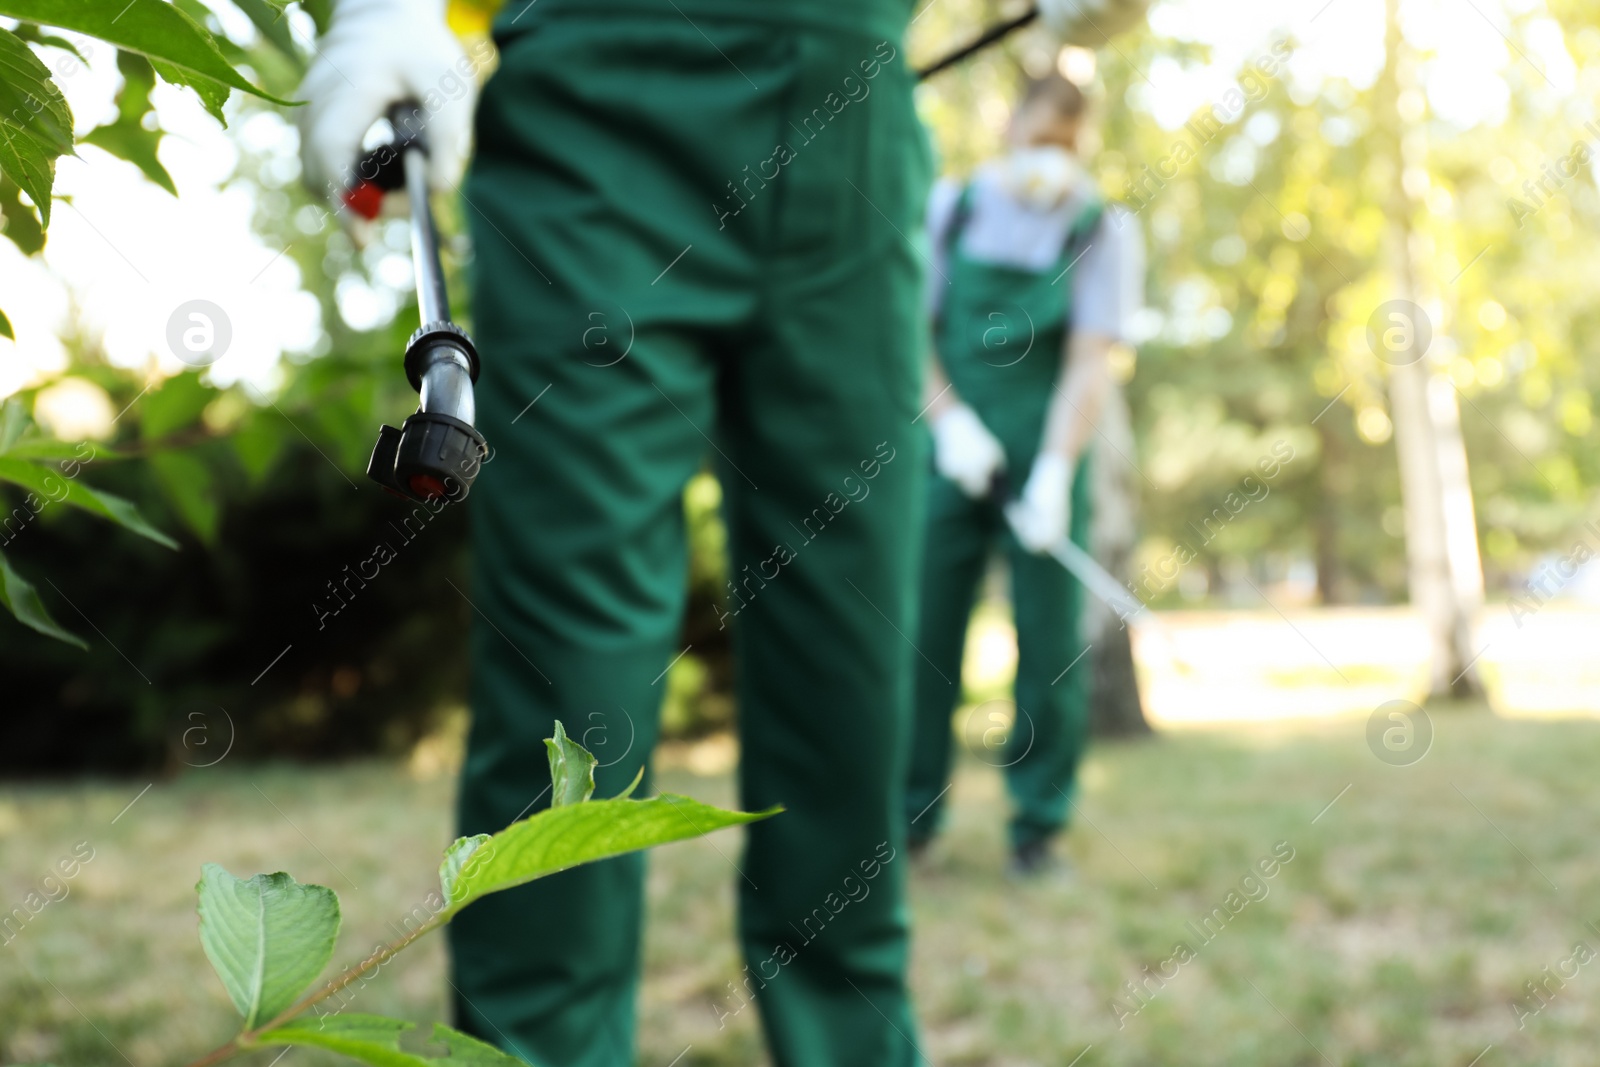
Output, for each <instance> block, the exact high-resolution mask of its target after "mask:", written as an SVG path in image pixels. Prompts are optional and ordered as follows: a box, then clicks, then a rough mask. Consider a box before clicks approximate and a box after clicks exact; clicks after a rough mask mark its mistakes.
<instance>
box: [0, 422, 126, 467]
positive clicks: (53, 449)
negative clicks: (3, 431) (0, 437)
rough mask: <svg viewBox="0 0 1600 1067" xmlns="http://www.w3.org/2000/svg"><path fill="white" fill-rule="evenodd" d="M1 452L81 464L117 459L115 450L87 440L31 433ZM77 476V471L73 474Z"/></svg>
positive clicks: (35, 458)
mask: <svg viewBox="0 0 1600 1067" xmlns="http://www.w3.org/2000/svg"><path fill="white" fill-rule="evenodd" d="M86 446H87V447H88V449H89V454H88V455H87V456H85V455H84V454H83V450H84V448H85V447H86ZM0 453H4V454H5V455H7V456H10V457H11V458H12V459H31V460H35V461H37V460H50V461H58V460H69V459H75V460H77V461H78V462H79V463H80V464H82V463H88V462H90V461H91V460H96V459H117V458H121V457H119V456H117V454H116V453H115V452H112V451H111V450H110V449H108V448H96V447H95V446H94V445H91V444H89V443H88V442H87V441H80V442H79V443H78V444H73V443H72V442H70V441H61V440H58V439H57V438H54V437H45V436H44V435H43V434H37V433H35V434H29V435H28V436H26V437H23V438H21V439H19V440H18V441H16V442H15V443H14V444H12V445H11V446H10V447H9V448H0ZM73 476H74V477H76V472H74V474H73Z"/></svg>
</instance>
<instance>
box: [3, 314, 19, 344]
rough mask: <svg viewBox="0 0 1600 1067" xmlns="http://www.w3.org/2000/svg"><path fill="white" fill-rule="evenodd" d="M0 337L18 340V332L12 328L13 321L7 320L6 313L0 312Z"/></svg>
mask: <svg viewBox="0 0 1600 1067" xmlns="http://www.w3.org/2000/svg"><path fill="white" fill-rule="evenodd" d="M0 336H4V337H9V338H10V339H11V340H13V341H15V340H16V339H17V334H16V331H15V330H13V329H12V328H11V320H10V319H8V318H6V313H5V312H4V311H0Z"/></svg>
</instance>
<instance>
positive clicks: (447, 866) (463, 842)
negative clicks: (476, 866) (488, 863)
mask: <svg viewBox="0 0 1600 1067" xmlns="http://www.w3.org/2000/svg"><path fill="white" fill-rule="evenodd" d="M487 840H489V835H488V834H478V835H477V836H475V837H458V838H456V839H455V842H454V843H453V844H451V846H450V847H449V848H447V849H445V850H444V862H443V863H441V864H439V888H440V889H442V890H443V891H444V899H446V900H449V899H450V894H451V893H453V892H455V888H456V879H457V878H459V877H460V876H461V870H462V868H464V867H465V866H466V865H467V863H468V861H470V860H471V859H472V857H473V855H474V854H476V853H477V851H478V849H479V848H480V847H481V846H482V845H483V843H484V842H485V841H487Z"/></svg>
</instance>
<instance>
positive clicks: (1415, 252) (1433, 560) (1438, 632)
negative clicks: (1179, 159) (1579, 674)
mask: <svg viewBox="0 0 1600 1067" xmlns="http://www.w3.org/2000/svg"><path fill="white" fill-rule="evenodd" d="M1398 7H1399V2H1398V0H1388V3H1387V13H1388V28H1387V34H1386V41H1385V43H1386V48H1387V52H1386V57H1385V59H1386V61H1385V64H1384V70H1383V75H1382V78H1381V81H1380V86H1379V88H1380V99H1381V101H1382V103H1381V105H1380V106H1381V107H1382V119H1383V120H1385V124H1386V125H1387V126H1388V130H1387V133H1388V135H1389V136H1388V138H1387V139H1388V141H1389V149H1390V152H1389V156H1390V159H1391V160H1393V163H1394V167H1393V180H1394V186H1393V190H1392V193H1391V200H1390V212H1389V224H1388V233H1387V235H1386V251H1387V254H1388V258H1389V268H1390V278H1391V285H1392V289H1393V295H1392V297H1391V299H1389V300H1388V301H1386V302H1385V303H1383V304H1382V305H1380V306H1379V307H1378V309H1377V310H1376V311H1375V312H1374V314H1373V318H1372V320H1371V321H1370V322H1369V324H1368V339H1369V341H1370V342H1372V344H1373V351H1374V352H1375V354H1377V356H1378V358H1379V359H1380V360H1382V361H1383V362H1385V363H1387V364H1388V365H1389V408H1390V414H1391V417H1392V419H1393V422H1394V435H1395V451H1396V453H1397V454H1398V457H1399V463H1400V490H1401V497H1402V503H1403V505H1404V509H1405V533H1406V563H1407V578H1408V585H1409V587H1410V594H1411V603H1412V605H1413V606H1414V607H1415V608H1416V609H1417V611H1418V612H1419V613H1420V614H1421V615H1422V617H1423V620H1424V622H1425V623H1426V625H1427V629H1428V638H1429V646H1430V657H1429V659H1430V662H1429V684H1428V691H1429V695H1431V696H1444V695H1453V696H1468V695H1473V694H1478V693H1481V692H1482V690H1483V687H1482V683H1481V681H1480V680H1479V678H1478V675H1477V672H1476V668H1475V660H1476V656H1477V653H1476V651H1475V650H1474V648H1473V646H1472V624H1473V620H1474V618H1475V617H1476V615H1477V612H1478V610H1479V608H1480V607H1481V606H1482V604H1483V564H1482V560H1481V558H1480V556H1479V553H1478V533H1477V519H1476V516H1475V515H1474V512H1473V506H1472V488H1471V484H1470V482H1469V481H1468V477H1467V452H1466V445H1465V443H1464V442H1463V440H1462V437H1461V409H1460V407H1459V405H1458V404H1457V401H1456V394H1455V387H1454V386H1453V385H1452V384H1451V382H1450V380H1449V378H1447V377H1446V376H1445V374H1444V373H1443V372H1442V369H1441V367H1440V366H1439V361H1438V360H1437V359H1436V358H1434V356H1433V354H1432V352H1431V351H1430V350H1431V349H1433V348H1434V347H1435V346H1433V345H1432V338H1433V330H1434V326H1435V325H1436V323H1435V322H1434V318H1436V317H1438V316H1430V315H1428V313H1427V312H1426V311H1425V310H1424V307H1425V306H1426V305H1428V304H1430V303H1431V304H1432V306H1434V307H1435V308H1438V307H1439V306H1440V304H1439V302H1437V301H1427V300H1425V299H1424V294H1423V292H1422V285H1423V282H1422V279H1421V274H1420V272H1419V271H1418V269H1417V263H1418V261H1419V260H1420V259H1422V258H1423V257H1422V255H1421V254H1420V251H1419V247H1418V246H1419V244H1421V241H1420V238H1419V235H1418V234H1417V232H1416V228H1415V219H1416V217H1417V213H1418V211H1419V210H1420V209H1421V205H1420V203H1419V201H1420V198H1421V196H1422V195H1423V193H1424V192H1425V188H1426V175H1427V171H1426V168H1425V166H1424V162H1425V142H1424V140H1423V132H1422V130H1421V128H1420V127H1419V126H1417V125H1416V123H1415V122H1414V121H1413V120H1411V119H1408V118H1407V113H1408V111H1410V110H1411V107H1412V106H1413V105H1411V103H1410V101H1409V100H1408V99H1407V98H1408V96H1410V95H1411V94H1415V93H1416V89H1415V87H1414V85H1415V70H1416V60H1415V58H1414V57H1413V56H1412V55H1411V53H1410V50H1409V49H1408V47H1407V46H1406V43H1405V39H1404V37H1403V36H1402V35H1401V33H1400V24H1399V19H1398V14H1397V9H1398Z"/></svg>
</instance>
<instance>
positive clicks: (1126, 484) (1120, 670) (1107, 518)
mask: <svg viewBox="0 0 1600 1067" xmlns="http://www.w3.org/2000/svg"><path fill="white" fill-rule="evenodd" d="M1099 430H1100V432H1101V433H1103V434H1105V436H1106V439H1107V441H1109V442H1110V445H1115V446H1116V447H1115V448H1114V449H1113V448H1112V447H1110V445H1108V444H1106V443H1104V442H1102V443H1100V445H1099V447H1097V448H1096V449H1095V450H1094V451H1093V453H1092V454H1091V458H1090V461H1089V462H1090V463H1091V465H1092V468H1093V473H1092V475H1091V477H1092V478H1093V487H1094V521H1093V522H1092V523H1091V524H1090V534H1089V541H1090V549H1091V551H1092V552H1093V554H1094V558H1095V559H1096V560H1097V561H1098V562H1099V563H1100V565H1101V566H1103V567H1105V568H1106V570H1108V571H1110V572H1111V573H1112V574H1113V575H1115V576H1116V577H1117V578H1119V579H1121V580H1122V581H1123V582H1124V584H1126V583H1127V581H1128V580H1129V578H1130V577H1131V570H1132V568H1131V566H1130V564H1131V562H1132V559H1133V546H1134V538H1135V534H1136V530H1137V523H1136V519H1137V516H1138V500H1139V495H1138V486H1137V485H1135V484H1134V478H1135V477H1136V475H1135V472H1134V471H1133V470H1131V469H1130V468H1129V466H1128V460H1126V459H1124V458H1123V457H1124V456H1132V455H1133V447H1134V446H1133V427H1132V423H1131V420H1130V419H1129V417H1128V404H1127V401H1126V399H1124V397H1123V395H1122V390H1121V389H1120V388H1119V387H1117V386H1112V387H1111V389H1110V390H1109V392H1108V393H1107V396H1106V404H1105V407H1104V409H1103V414H1102V416H1101V419H1100V426H1099ZM1119 451H1120V452H1121V453H1122V455H1118V454H1117V452H1119ZM1083 625H1084V634H1085V636H1086V637H1087V638H1088V640H1089V642H1090V644H1091V646H1092V647H1091V649H1090V651H1089V659H1090V662H1091V663H1092V664H1093V667H1094V677H1093V681H1092V682H1091V684H1090V697H1089V732H1090V733H1091V734H1092V735H1093V736H1095V737H1129V736H1134V735H1138V734H1148V733H1150V724H1149V723H1148V722H1146V721H1145V717H1144V706H1143V704H1142V703H1141V701H1140V700H1139V679H1138V677H1137V675H1136V674H1135V672H1134V667H1133V645H1132V642H1131V641H1130V640H1129V633H1128V628H1127V627H1126V626H1125V625H1123V623H1122V621H1121V620H1120V619H1119V618H1118V617H1117V615H1116V613H1115V612H1114V611H1112V610H1111V609H1110V608H1108V607H1106V606H1105V605H1104V604H1102V603H1100V602H1099V601H1098V600H1096V599H1094V598H1093V597H1089V598H1088V600H1087V604H1086V606H1085V610H1084V620H1083Z"/></svg>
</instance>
